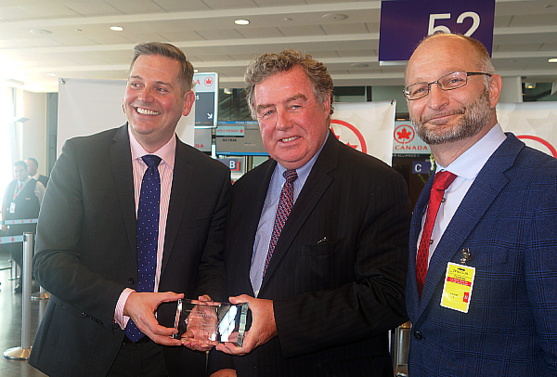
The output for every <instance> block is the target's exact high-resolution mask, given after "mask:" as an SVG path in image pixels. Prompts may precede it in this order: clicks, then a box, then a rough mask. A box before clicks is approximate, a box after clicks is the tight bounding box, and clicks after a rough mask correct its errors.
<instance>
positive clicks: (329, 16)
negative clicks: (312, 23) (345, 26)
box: [322, 13, 348, 21]
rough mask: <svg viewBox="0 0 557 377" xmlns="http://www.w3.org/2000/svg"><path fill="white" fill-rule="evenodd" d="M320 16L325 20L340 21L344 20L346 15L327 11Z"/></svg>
mask: <svg viewBox="0 0 557 377" xmlns="http://www.w3.org/2000/svg"><path fill="white" fill-rule="evenodd" d="M322 18H323V19H324V20H327V21H342V20H346V19H347V18H348V16H347V15H345V14H340V13H329V14H325V15H323V16H322Z"/></svg>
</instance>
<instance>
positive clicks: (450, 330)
mask: <svg viewBox="0 0 557 377" xmlns="http://www.w3.org/2000/svg"><path fill="white" fill-rule="evenodd" d="M501 82H502V80H501V77H500V76H499V75H497V74H495V73H494V69H493V65H492V64H491V61H490V58H489V54H488V52H487V51H486V49H485V47H484V46H483V45H482V44H481V43H480V42H478V41H476V40H474V39H472V38H468V37H464V36H461V35H453V34H439V35H433V36H431V37H429V38H427V39H425V40H424V41H423V42H422V43H421V44H420V45H419V46H418V47H417V49H416V50H415V51H414V53H413V55H412V57H411V59H410V61H409V62H408V67H407V69H406V84H407V85H408V86H406V88H405V90H404V94H405V95H406V97H407V99H408V109H409V112H410V117H411V119H412V122H413V123H414V125H415V127H416V130H417V132H418V134H419V135H420V136H421V138H422V139H424V141H426V142H427V143H428V144H429V145H430V146H431V151H432V152H433V155H434V157H435V161H436V162H437V172H438V173H436V178H435V183H434V182H433V181H434V179H433V178H432V179H431V180H430V181H429V182H428V184H427V185H426V187H425V188H424V190H423V192H422V194H421V196H420V198H419V200H418V202H417V204H416V208H415V210H414V217H413V219H412V225H411V231H410V265H409V271H408V282H407V309H408V314H409V317H410V320H411V322H412V338H411V345H410V355H409V375H410V376H412V377H422V376H423V377H434V376H462V377H465V376H521V377H522V376H556V375H557V321H556V320H555V319H556V318H557V254H556V251H557V160H556V159H555V158H553V157H550V156H548V155H546V154H544V153H542V152H539V151H536V150H533V149H531V148H529V147H526V146H525V145H524V143H522V142H521V141H520V140H518V139H517V138H516V137H515V136H514V135H513V134H511V133H507V134H505V133H504V132H503V131H502V128H501V126H500V125H499V124H498V122H497V115H496V104H497V102H498V100H499V96H500V93H501V88H502V83H501ZM443 171H444V172H449V173H440V172H443ZM443 176H445V177H447V176H452V183H450V185H449V186H448V188H447V189H446V191H445V192H444V200H443V201H442V203H441V204H440V208H439V210H438V212H437V217H436V219H435V221H432V222H429V221H428V219H427V217H428V215H426V207H431V208H433V207H435V205H434V204H433V203H434V202H436V200H435V199H434V198H435V197H438V198H439V199H441V196H442V188H439V189H438V190H437V189H432V187H436V186H437V182H439V181H441V179H440V178H441V177H443ZM438 178H439V179H438ZM447 183H448V182H447ZM430 191H431V195H430ZM437 202H438V201H437ZM432 212H435V210H433V211H432ZM427 213H428V214H429V213H430V211H429V210H428V211H427ZM422 224H424V225H423V226H422ZM427 224H433V230H432V233H431V236H429V235H426V236H424V235H423V234H424V233H429V230H426V229H430V227H429V226H426V225H427ZM422 238H423V239H424V241H425V242H423V245H422V242H421V239H422ZM418 245H420V247H418ZM426 245H427V246H426ZM428 246H429V247H428ZM422 263H423V267H424V268H425V270H422V269H421V268H420V266H421V265H422ZM428 265H429V266H428ZM420 271H426V272H425V276H424V275H423V274H422V273H421V272H420ZM420 291H421V293H420Z"/></svg>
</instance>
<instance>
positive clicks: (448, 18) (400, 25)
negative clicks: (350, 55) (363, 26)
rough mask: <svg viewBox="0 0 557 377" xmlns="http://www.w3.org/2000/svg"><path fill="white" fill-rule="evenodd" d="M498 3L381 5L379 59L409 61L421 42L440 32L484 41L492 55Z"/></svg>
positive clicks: (436, 0) (439, 0) (417, 0)
mask: <svg viewBox="0 0 557 377" xmlns="http://www.w3.org/2000/svg"><path fill="white" fill-rule="evenodd" d="M494 18H495V0H467V1H447V0H398V1H382V2H381V26H380V31H379V60H380V61H393V60H408V59H409V58H410V56H411V55H412V52H413V51H414V48H416V46H417V45H418V43H419V42H420V41H421V40H422V39H423V38H424V37H426V36H428V35H432V34H435V33H437V32H444V33H458V34H463V35H466V36H469V37H473V38H475V39H478V40H479V41H481V42H482V43H483V44H484V45H485V47H486V49H487V51H488V52H489V53H490V54H491V50H492V46H493V22H494Z"/></svg>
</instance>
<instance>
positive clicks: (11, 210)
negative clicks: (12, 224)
mask: <svg viewBox="0 0 557 377" xmlns="http://www.w3.org/2000/svg"><path fill="white" fill-rule="evenodd" d="M10 213H11V214H12V215H13V214H14V213H15V202H11V203H10Z"/></svg>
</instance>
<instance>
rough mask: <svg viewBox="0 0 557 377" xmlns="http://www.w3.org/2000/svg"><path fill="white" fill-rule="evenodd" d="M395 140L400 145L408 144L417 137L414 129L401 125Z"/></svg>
mask: <svg viewBox="0 0 557 377" xmlns="http://www.w3.org/2000/svg"><path fill="white" fill-rule="evenodd" d="M394 136H395V140H396V141H397V142H398V143H400V144H408V143H410V142H412V140H414V138H415V137H416V132H415V131H414V128H413V127H411V126H409V125H408V124H401V125H400V126H398V127H397V128H395V135H394Z"/></svg>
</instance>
